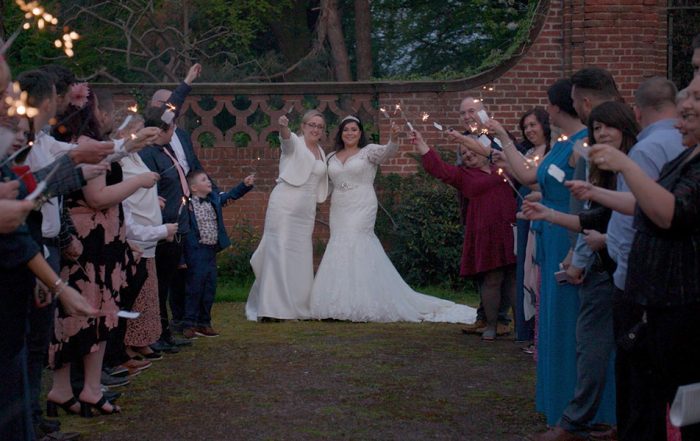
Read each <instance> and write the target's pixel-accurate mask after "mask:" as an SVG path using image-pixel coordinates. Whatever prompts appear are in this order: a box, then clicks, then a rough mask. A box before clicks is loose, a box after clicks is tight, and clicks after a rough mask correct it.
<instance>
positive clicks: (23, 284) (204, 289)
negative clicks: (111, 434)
mask: <svg viewBox="0 0 700 441" xmlns="http://www.w3.org/2000/svg"><path fill="white" fill-rule="evenodd" d="M200 71H201V66H199V65H194V66H193V67H192V68H191V69H190V71H189V72H188V75H187V77H186V78H185V80H184V81H183V82H182V83H181V84H180V85H179V86H178V87H177V88H176V89H175V90H174V91H168V90H159V91H158V92H156V93H155V94H154V96H153V98H152V100H151V102H150V103H149V105H148V106H147V108H146V109H145V110H144V111H143V113H142V115H131V116H130V117H129V118H128V120H124V122H123V123H122V124H121V125H120V126H119V127H118V128H117V127H116V125H115V121H114V104H113V101H112V96H111V95H110V94H109V93H107V92H105V91H103V90H91V89H90V87H89V86H88V85H87V84H85V83H79V82H78V81H77V80H76V77H75V76H74V74H73V73H72V72H71V71H70V70H68V69H66V68H65V67H62V66H58V65H47V66H44V67H41V68H39V69H37V70H32V71H27V72H22V73H20V74H19V75H17V76H16V78H14V81H13V79H12V77H11V73H10V67H9V66H8V65H7V63H6V62H5V60H4V59H2V58H0V91H2V97H1V99H0V106H2V107H1V108H0V133H1V134H2V135H3V136H2V142H1V143H2V145H0V149H1V150H2V151H1V152H0V161H1V164H2V168H1V169H0V174H1V177H2V182H0V206H1V209H0V213H2V214H0V250H1V251H0V254H1V255H2V259H1V262H0V284H2V286H3V295H2V296H0V323H1V324H0V329H1V331H2V334H3V339H2V340H1V341H2V343H0V352H2V354H3V360H5V361H4V362H3V363H2V364H0V390H2V394H0V439H3V440H35V439H46V440H69V439H76V438H78V437H79V434H78V433H64V432H61V431H60V424H59V422H58V420H55V419H47V418H45V417H44V414H43V412H42V410H43V407H44V406H43V405H42V402H41V400H40V394H41V384H42V372H43V371H44V369H45V367H46V365H47V364H48V366H49V367H50V369H51V377H52V378H51V386H50V389H49V390H48V393H47V395H46V401H45V408H46V416H48V417H56V416H57V415H58V412H59V411H62V412H65V413H67V414H79V415H81V416H83V417H90V416H93V415H97V414H103V415H108V414H115V413H119V412H120V408H119V406H118V405H117V404H116V403H115V402H116V400H117V399H118V398H119V396H120V393H119V392H118V390H117V391H115V390H114V388H116V387H119V386H123V385H125V384H128V383H129V381H131V379H132V378H134V377H135V376H136V375H138V374H139V373H140V372H141V371H143V370H144V369H148V368H149V367H150V366H151V365H152V363H153V362H154V361H157V360H161V359H162V358H163V353H176V352H179V351H180V350H181V348H182V347H183V346H187V345H191V344H192V341H191V340H192V339H195V338H197V337H216V336H217V335H218V333H217V332H216V330H215V329H214V328H213V326H212V320H211V309H212V304H213V301H214V295H215V290H216V261H215V256H216V253H217V252H218V251H220V250H222V249H224V248H226V247H228V246H229V245H230V242H229V239H228V237H227V235H226V232H225V229H224V223H223V216H222V206H223V205H224V204H226V203H227V202H228V201H230V200H234V199H238V198H240V197H242V196H243V195H245V194H246V193H247V192H248V191H250V190H251V188H252V187H253V184H254V176H253V175H251V176H248V177H246V178H245V179H244V180H243V181H242V182H241V183H240V184H239V185H238V186H236V187H235V188H233V189H230V190H229V191H221V190H220V189H219V188H217V187H216V186H215V185H214V184H213V183H212V181H211V180H210V179H209V177H208V176H207V174H206V172H205V171H204V170H203V169H202V166H201V164H200V163H199V161H198V160H197V157H196V155H195V154H194V150H193V148H192V142H191V140H190V137H189V134H188V133H187V132H185V131H183V130H182V129H180V128H178V127H177V126H176V124H175V120H176V118H177V115H178V112H179V109H180V107H181V105H182V104H183V102H184V100H185V97H186V96H187V94H188V93H189V91H190V89H191V83H192V82H193V81H194V80H195V79H196V78H197V77H198V76H199V74H200ZM20 106H24V108H25V110H26V109H31V110H30V111H29V112H26V111H25V112H17V110H18V109H19V108H20ZM28 115H31V117H29V116H28ZM169 310H170V311H172V320H171V318H170V317H169ZM174 333H179V334H181V335H182V338H176V337H174V336H173V334H174Z"/></svg>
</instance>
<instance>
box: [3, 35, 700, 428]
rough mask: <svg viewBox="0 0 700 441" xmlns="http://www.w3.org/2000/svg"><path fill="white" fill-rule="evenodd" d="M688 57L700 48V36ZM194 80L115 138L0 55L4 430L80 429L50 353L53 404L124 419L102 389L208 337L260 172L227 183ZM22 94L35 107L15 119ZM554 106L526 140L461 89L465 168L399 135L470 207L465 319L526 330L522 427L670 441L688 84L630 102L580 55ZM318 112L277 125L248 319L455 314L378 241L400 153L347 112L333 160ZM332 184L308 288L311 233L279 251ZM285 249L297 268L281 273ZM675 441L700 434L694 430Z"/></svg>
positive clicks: (104, 101)
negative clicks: (233, 237)
mask: <svg viewBox="0 0 700 441" xmlns="http://www.w3.org/2000/svg"><path fill="white" fill-rule="evenodd" d="M694 48H695V52H696V55H698V57H699V59H700V36H698V37H697V38H696V39H695V41H694ZM694 60H695V57H694ZM693 64H694V66H695V67H696V74H697V73H698V71H697V66H696V65H697V64H698V63H695V62H694V63H693ZM200 70H201V66H199V65H194V66H193V67H192V68H191V69H190V71H189V72H188V74H187V77H186V78H185V80H184V81H183V82H182V83H181V84H180V85H179V86H178V87H177V88H176V89H175V90H173V91H168V90H159V91H157V92H156V93H155V94H154V95H153V97H152V99H151V101H150V103H149V105H148V106H147V107H146V109H145V110H144V111H143V114H142V115H141V116H137V117H134V116H132V117H131V118H129V120H128V121H126V120H125V121H124V122H123V123H122V124H121V125H120V126H119V127H118V128H117V127H115V123H114V105H113V102H112V97H111V96H110V94H109V93H106V92H105V91H100V90H90V88H89V86H88V85H87V84H84V83H79V82H78V81H77V80H76V78H75V76H74V75H73V73H72V72H70V71H69V70H68V69H66V68H64V67H61V66H57V65H48V66H45V67H42V68H40V69H38V70H33V71H28V72H22V73H21V74H19V75H17V77H16V79H15V83H13V81H12V77H11V74H10V68H9V66H8V65H7V64H6V62H5V61H4V59H2V58H0V91H2V100H0V106H2V107H0V135H2V136H0V161H1V164H2V165H1V168H0V175H1V176H0V177H2V182H0V255H2V259H1V260H0V284H2V286H3V291H4V292H3V295H2V296H0V330H2V332H3V336H4V338H3V339H1V340H0V352H2V353H3V355H4V356H5V360H6V361H5V362H4V363H2V364H0V386H1V390H2V391H3V393H2V394H0V439H8V440H10V439H12V440H14V439H19V440H34V439H54V440H56V439H75V438H77V437H78V436H79V435H78V434H66V433H62V432H60V427H59V424H58V423H57V422H56V420H48V419H46V418H44V416H43V414H42V406H41V405H40V398H39V396H40V389H41V387H40V386H41V377H42V372H43V370H44V367H45V365H46V363H47V361H48V365H49V367H50V368H51V375H52V381H51V387H50V389H49V391H48V394H47V396H46V414H47V416H50V417H55V416H57V414H58V412H59V409H60V410H61V411H63V412H65V413H68V414H79V415H81V416H84V417H89V416H93V415H95V414H104V415H108V414H114V413H119V412H120V408H119V406H118V405H117V404H116V403H115V401H116V399H117V398H119V394H118V392H114V391H113V390H111V388H114V387H117V386H119V385H123V384H126V383H127V382H128V381H130V379H131V378H133V377H134V376H136V375H138V373H139V372H141V371H143V370H144V369H147V368H149V367H150V366H151V365H152V363H153V362H154V361H157V360H160V359H162V358H163V353H177V352H179V351H180V350H183V349H182V348H183V347H185V346H188V345H191V344H192V342H191V340H192V339H194V338H197V337H216V336H217V335H218V333H217V332H216V330H215V329H214V328H213V326H212V319H211V309H212V304H213V300H214V294H215V289H216V263H215V256H216V253H217V252H218V251H220V250H221V249H223V248H226V247H227V246H229V244H230V242H229V239H228V237H227V235H226V232H225V229H224V224H223V218H222V207H223V205H225V204H226V203H227V202H228V201H230V200H234V199H238V198H240V197H242V196H244V195H245V194H246V193H247V192H248V191H249V190H250V189H251V188H252V186H253V184H254V176H253V175H251V176H247V177H245V178H244V179H243V181H242V182H241V183H240V184H239V185H238V186H236V187H235V188H233V189H231V190H229V191H222V190H220V189H219V188H218V187H217V186H216V184H215V183H214V182H213V181H212V180H211V179H210V177H209V176H208V175H207V174H206V172H205V171H204V170H203V168H202V166H201V164H200V163H199V161H198V159H197V157H196V155H195V154H194V150H193V147H192V142H191V140H190V137H189V134H188V133H187V132H185V131H184V130H182V129H181V128H179V127H177V126H176V124H175V123H174V121H175V120H176V118H177V116H178V112H179V109H180V107H181V106H182V104H183V103H184V100H185V97H186V96H187V94H188V93H189V91H190V90H191V84H192V82H193V81H194V80H195V79H196V78H197V77H198V76H199V74H200ZM14 84H17V85H18V87H15V86H14ZM22 100H25V101H26V102H23V104H24V105H26V106H29V107H31V108H32V116H31V118H29V117H27V116H26V114H25V115H18V114H17V112H16V111H15V110H16V106H15V104H14V103H17V102H19V101H22ZM547 100H548V105H547V107H546V109H540V108H535V109H532V110H530V111H528V112H527V113H525V114H524V115H523V116H522V118H521V120H520V124H519V127H520V130H521V132H522V136H523V138H524V141H523V142H521V143H518V142H517V140H516V138H515V137H514V136H513V135H511V134H510V133H509V132H508V131H507V130H506V129H505V128H504V127H503V126H502V125H501V124H500V123H499V122H498V120H497V118H493V117H489V116H488V113H487V112H486V109H485V108H484V105H483V103H482V102H481V101H480V100H477V99H475V98H474V97H467V98H465V99H464V100H463V101H462V103H461V106H460V115H461V119H462V121H463V122H464V125H465V128H466V129H467V130H466V131H465V132H464V133H459V132H458V131H456V130H450V131H449V132H448V133H449V137H450V138H451V139H452V140H453V141H455V142H457V143H458V144H459V150H458V152H459V155H458V164H457V165H452V164H448V163H446V162H445V161H443V160H442V159H441V158H440V156H439V155H438V154H437V153H436V152H435V151H434V150H433V149H431V148H430V147H429V146H428V145H427V143H426V142H425V141H424V140H423V137H422V136H421V134H420V133H419V132H417V131H415V130H413V129H411V133H410V136H411V139H412V143H413V144H414V145H415V148H416V149H417V150H418V152H419V153H420V154H421V155H422V165H423V167H424V168H425V169H426V171H427V172H428V173H429V174H431V175H433V176H435V177H436V178H438V179H440V180H442V181H444V182H446V183H447V184H449V185H452V186H453V187H455V188H456V189H457V190H458V192H459V194H460V198H461V200H462V206H463V208H464V218H465V236H464V243H463V245H462V249H463V256H462V262H461V273H462V275H463V276H465V277H475V278H476V280H477V281H478V287H479V292H480V295H481V305H480V307H479V310H478V312H475V315H476V318H477V321H476V323H474V324H473V325H471V326H468V327H467V328H465V332H468V333H472V332H473V333H479V334H481V335H482V338H483V340H484V341H487V342H488V341H493V340H495V339H496V338H497V336H498V335H503V334H505V333H507V332H509V325H508V321H509V318H508V313H509V309H511V307H513V309H514V311H515V314H514V318H515V330H516V339H517V340H522V341H526V342H530V341H531V342H532V348H531V349H530V346H528V347H527V350H528V351H532V352H533V353H534V355H535V358H536V362H537V384H536V407H537V410H538V411H541V412H542V413H544V415H545V416H546V420H547V424H548V426H549V428H548V430H547V431H545V432H543V433H538V434H535V435H533V437H532V439H533V440H538V441H553V440H558V441H565V440H574V441H576V440H586V439H589V438H594V439H621V440H634V441H640V440H663V439H667V436H669V435H668V430H669V428H668V425H667V413H668V406H669V404H670V403H671V402H672V401H673V398H674V395H675V392H676V390H677V389H678V387H679V386H681V385H684V384H689V383H696V382H700V371H699V370H698V369H697V367H696V365H697V363H698V362H700V331H699V330H698V328H696V327H695V323H694V320H696V319H697V318H698V317H700V279H699V277H700V271H698V268H700V252H699V251H698V250H700V229H699V225H700V222H699V221H700V155H699V154H698V153H700V145H699V144H698V141H699V140H700V75H696V76H695V78H694V79H693V80H692V82H691V83H690V85H689V86H688V87H687V88H686V89H684V90H682V91H680V92H678V91H677V89H676V86H675V85H674V84H673V83H672V82H671V81H669V80H667V79H665V78H662V77H652V78H648V79H645V80H644V81H643V82H642V83H641V84H640V85H639V86H638V88H637V89H636V91H635V93H634V102H633V105H632V106H630V105H629V104H627V103H625V102H624V100H623V99H622V97H621V94H620V92H619V90H618V88H617V84H616V82H615V80H614V78H613V77H612V75H611V74H610V73H609V72H607V71H606V70H604V69H601V68H598V67H588V68H584V69H581V70H580V71H578V72H576V73H575V74H574V75H572V76H571V78H566V79H561V80H558V81H556V82H554V83H553V84H551V85H550V86H549V88H548V90H547ZM314 112H315V111H311V112H309V113H308V114H307V115H305V116H304V119H303V121H302V129H301V131H300V132H301V133H300V135H299V136H297V135H296V134H293V133H291V131H290V130H289V128H288V126H287V123H288V121H287V120H286V117H281V118H280V120H279V124H280V127H281V128H280V132H281V135H282V140H283V149H282V157H281V167H280V169H281V172H280V178H279V179H278V187H276V190H275V191H276V192H277V193H279V195H278V196H279V197H277V198H276V199H274V201H273V203H271V204H270V206H269V207H268V219H266V233H265V234H266V236H264V238H263V241H262V242H261V245H260V248H259V249H258V251H257V252H256V255H257V257H254V259H253V267H254V268H255V269H256V277H257V280H256V285H254V287H253V295H251V299H250V300H249V304H248V307H247V314H248V317H249V318H250V319H252V320H259V319H262V318H276V319H289V318H329V317H330V318H337V315H338V314H340V315H341V316H342V317H343V318H344V319H349V320H359V321H396V320H415V321H421V320H433V321H459V319H454V320H453V316H452V312H453V313H454V314H459V315H464V314H467V313H468V311H466V310H465V309H460V308H457V307H456V306H455V305H454V304H449V302H448V303H444V302H439V301H436V300H435V299H432V298H427V297H426V296H422V295H421V294H418V293H414V292H413V291H412V290H410V289H408V287H407V286H406V290H405V292H401V293H399V294H396V293H393V294H391V287H393V286H398V285H401V284H402V283H403V281H402V280H401V278H400V275H398V273H396V274H394V273H395V270H394V269H393V266H392V265H391V263H390V262H389V261H388V259H387V258H386V256H385V255H384V253H383V250H381V246H380V245H379V242H378V241H376V240H375V239H376V238H375V237H374V233H373V229H374V220H375V216H376V196H375V195H374V190H373V188H372V186H371V184H372V182H373V180H374V176H375V174H376V171H377V165H378V164H380V163H382V162H383V161H385V160H386V159H387V158H388V157H389V156H390V155H391V154H392V153H394V152H395V151H396V150H397V149H398V144H397V143H395V142H393V141H392V140H391V138H390V140H389V142H388V143H387V144H386V145H375V144H368V143H367V141H366V139H365V138H364V129H363V127H362V123H361V121H360V120H359V118H357V117H355V116H348V117H346V118H345V119H343V121H342V123H341V127H340V129H339V130H338V135H337V139H336V152H335V153H333V154H332V155H329V157H328V158H326V157H325V153H324V151H323V149H321V148H320V146H319V145H318V139H319V138H320V136H321V135H322V132H323V129H324V128H325V127H324V126H325V121H324V119H323V116H322V115H321V114H320V113H318V112H315V113H314ZM8 135H9V136H8ZM397 135H398V128H397V127H396V126H395V125H392V137H396V136H397ZM394 139H395V138H394ZM289 163H293V164H297V166H296V167H294V168H288V165H289ZM299 164H301V165H299ZM302 165H303V170H302V168H300V167H302ZM301 171H305V172H304V173H301ZM302 175H303V176H302ZM328 176H330V181H331V182H330V185H332V186H333V193H332V205H331V218H332V219H331V241H334V240H335V242H332V243H329V249H331V250H333V252H331V253H328V255H327V256H325V257H324V263H322V265H321V269H320V270H319V273H323V274H330V276H329V277H326V279H327V280H328V281H329V282H327V283H325V282H324V283H321V282H318V280H313V274H312V270H311V266H310V265H311V259H310V252H306V251H304V250H306V249H307V248H309V250H310V246H309V247H306V248H304V247H302V248H294V252H297V253H299V252H301V251H304V253H303V256H301V257H299V258H298V259H295V260H289V259H284V260H280V256H281V255H282V254H280V253H281V251H277V252H276V251H274V250H275V249H276V248H279V249H282V250H287V249H291V248H289V247H287V246H286V244H288V243H290V242H289V241H290V240H296V239H298V238H300V237H302V236H303V238H307V236H308V239H309V240H308V242H309V244H310V237H311V231H312V230H313V216H314V215H315V204H316V202H320V201H322V200H323V199H325V197H326V196H327V194H328V186H329V180H328ZM297 181H298V182H297ZM516 187H517V188H516ZM358 188H359V189H361V190H362V193H361V197H360V198H357V197H355V196H353V195H358V194H360V192H359V191H358V190H357V189H358ZM514 190H515V191H514ZM516 191H517V196H518V198H517V199H516ZM280 195H283V196H280ZM295 201H296V202H295ZM271 213H272V214H271ZM299 213H302V214H303V215H304V216H303V219H301V218H299V216H298V214H299ZM333 213H335V216H334V214H333ZM516 213H517V215H516ZM516 217H517V219H516ZM285 219H291V220H290V221H289V222H281V220H285ZM275 222H277V224H279V225H277V224H275ZM294 222H296V223H294ZM290 225H292V226H294V227H295V228H297V230H289V228H290ZM287 230H289V231H287ZM514 230H515V231H517V233H516V236H515V237H514V235H513V231H514ZM306 242H307V241H306V239H304V243H306ZM363 243H364V244H365V245H361V246H355V245H357V244H363ZM330 245H332V246H330ZM353 246H355V248H357V249H356V250H355V248H352V247H353ZM300 250H301V251H300ZM348 250H352V253H351V256H350V257H352V259H354V260H352V262H351V265H348V264H347V261H348V260H347V259H349V257H348ZM367 256H370V257H371V259H367ZM297 261H303V262H305V263H304V265H305V267H304V268H306V271H304V272H301V273H300V272H295V271H294V268H296V267H295V266H294V265H292V264H294V263H296V262H297ZM344 262H345V263H344ZM368 262H369V263H368ZM372 262H374V265H375V270H376V265H377V262H379V263H380V264H381V265H382V266H381V268H382V269H383V270H382V271H379V273H380V275H377V273H378V272H377V271H372V268H371V265H372ZM368 264H369V265H370V267H369V268H365V267H366V266H367V265H368ZM307 267H308V268H307ZM348 268H352V269H353V271H350V272H348ZM363 268H364V269H363ZM355 269H356V270H357V271H355ZM279 274H282V275H284V277H285V278H284V279H280V278H279V277H277V276H278V275H279ZM338 275H343V276H348V277H349V278H348V282H347V283H346V284H343V289H345V288H347V287H350V288H351V289H350V290H349V291H347V290H345V291H342V290H341V291H338V289H337V287H335V286H333V285H334V283H332V282H333V281H337V279H338ZM271 278H272V279H271ZM268 279H269V280H268ZM296 279H299V281H296V282H294V280H296ZM302 279H303V280H302ZM322 279H323V278H322ZM326 279H324V280H326ZM270 280H272V281H273V282H279V280H284V281H285V282H284V283H272V282H270ZM358 280H361V281H362V283H364V285H362V286H367V287H370V286H372V285H377V286H383V287H384V288H382V289H380V290H379V291H381V292H380V293H379V294H378V295H380V294H382V293H387V292H389V293H390V294H391V295H389V296H388V297H385V301H383V302H379V303H380V304H376V299H377V297H376V296H373V295H372V296H365V297H362V296H359V297H358V296H357V295H356V294H358V292H357V291H358V290H357V287H356V286H355V285H352V284H353V283H359V282H358ZM292 282H293V283H292ZM266 283H267V285H265V284H266ZM404 285H405V284H404ZM265 286H268V287H267V288H266V287H265ZM270 286H271V287H272V288H270ZM300 286H301V287H303V290H304V295H305V299H304V301H303V302H302V304H300V305H301V306H300V307H301V308H302V309H303V311H302V312H299V311H301V310H300V309H299V308H298V307H297V306H299V305H296V304H292V303H290V300H289V299H292V300H294V299H295V298H297V297H298V296H297V297H295V296H293V295H291V294H289V295H287V294H285V295H284V296H282V297H279V296H278V297H279V298H275V299H272V300H270V293H272V292H278V291H280V292H281V290H282V291H284V292H285V293H286V291H288V290H289V289H291V288H294V289H296V288H298V287H300ZM353 286H355V288H352V287H353ZM401 286H403V285H401ZM402 289H403V288H402ZM336 291H337V292H336ZM361 291H362V293H365V291H367V292H369V291H370V288H367V289H366V290H364V289H363V290H361ZM329 292H331V293H335V294H334V295H336V298H337V300H332V301H330V300H329V299H332V298H333V297H329V294H328V293H329ZM345 300H352V301H349V302H347V304H346V305H345V303H343V304H344V305H345V310H342V311H339V310H337V308H335V307H336V306H338V305H339V304H341V303H342V301H345ZM295 301H296V300H295ZM373 302H375V303H373ZM411 302H413V303H411ZM389 303H391V304H392V306H391V308H389V309H387V310H384V309H382V308H384V307H385V306H386V305H387V304H389ZM409 303H410V304H411V305H412V306H411V310H410V311H405V310H404V309H405V308H404V307H405V306H406V305H407V304H409ZM290 305H292V306H290ZM319 305H321V306H319ZM334 308H335V309H334ZM307 309H308V312H304V311H306V310H307ZM280 310H283V312H282V313H280V312H279V311H280ZM320 310H324V311H326V310H328V311H330V312H324V313H318V312H317V311H320ZM169 311H170V313H171V314H172V316H170V315H169ZM288 311H292V313H289V314H292V315H289V316H288ZM315 311H316V312H315ZM358 311H359V313H358ZM399 312H401V313H403V314H404V315H401V314H399ZM445 312H450V314H445ZM353 313H358V314H359V315H357V317H355V316H353V315H352V314H353ZM343 314H345V315H343ZM348 314H349V315H348ZM441 314H445V315H441ZM346 315H347V317H346ZM317 316H318V317H317ZM176 335H178V336H180V337H176ZM105 386H107V387H105ZM681 432H682V433H681V436H682V439H683V440H684V441H691V440H700V425H699V424H694V425H688V426H685V427H683V428H682V429H681ZM676 435H678V434H676Z"/></svg>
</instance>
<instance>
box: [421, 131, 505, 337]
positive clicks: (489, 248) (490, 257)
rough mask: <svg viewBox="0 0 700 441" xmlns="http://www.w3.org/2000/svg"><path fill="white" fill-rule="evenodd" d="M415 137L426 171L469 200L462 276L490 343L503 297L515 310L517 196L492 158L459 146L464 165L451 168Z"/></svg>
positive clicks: (463, 247) (484, 334) (461, 268)
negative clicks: (475, 290) (472, 285)
mask: <svg viewBox="0 0 700 441" xmlns="http://www.w3.org/2000/svg"><path fill="white" fill-rule="evenodd" d="M413 137H414V140H415V144H416V147H417V148H418V151H419V153H420V154H421V155H422V156H423V167H424V168H425V170H426V171H427V172H428V173H429V174H431V175H433V176H435V177H436V178H438V179H440V180H441V181H442V182H444V183H446V184H448V185H451V186H453V187H454V188H456V189H457V191H459V192H460V193H461V194H462V196H464V197H465V198H468V199H469V206H468V208H467V216H466V222H465V224H466V234H465V235H464V244H463V246H462V261H461V263H460V275H461V276H462V277H476V280H477V282H478V286H479V294H480V295H481V301H482V303H483V305H484V312H485V314H486V322H487V326H486V330H485V331H484V333H483V335H482V339H483V340H487V341H492V340H494V339H495V338H496V325H497V319H498V306H499V305H500V303H501V297H502V296H508V298H509V299H510V304H511V305H512V304H514V303H513V302H514V300H515V254H514V252H513V241H514V238H513V227H512V225H513V223H514V222H515V211H516V203H515V195H514V193H513V190H512V189H511V188H510V186H509V185H508V183H507V182H506V181H505V179H504V176H501V175H500V174H499V173H498V167H495V166H494V165H492V164H491V163H490V161H489V159H488V158H486V157H484V156H481V155H478V154H476V153H474V152H472V151H471V150H469V149H468V148H467V147H466V146H465V145H461V146H460V150H459V151H460V154H461V155H462V163H463V164H464V165H463V166H454V165H450V164H447V163H446V162H444V161H443V160H442V159H440V155H439V154H438V153H437V152H436V151H435V150H432V149H430V148H429V147H428V145H427V144H426V143H425V141H424V140H423V137H422V136H421V135H420V133H418V132H416V131H414V132H413ZM465 142H478V141H476V140H473V139H467V140H466V141H465Z"/></svg>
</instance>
